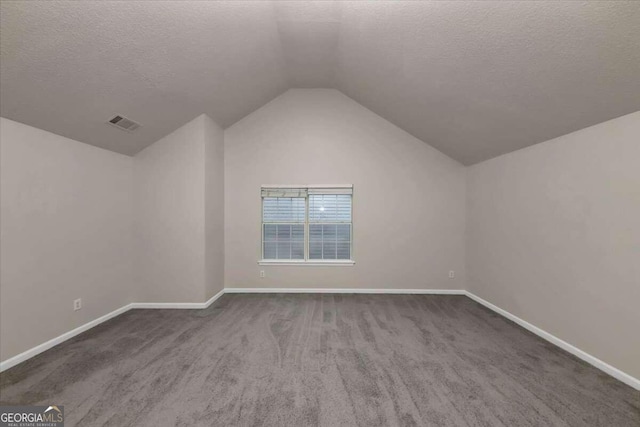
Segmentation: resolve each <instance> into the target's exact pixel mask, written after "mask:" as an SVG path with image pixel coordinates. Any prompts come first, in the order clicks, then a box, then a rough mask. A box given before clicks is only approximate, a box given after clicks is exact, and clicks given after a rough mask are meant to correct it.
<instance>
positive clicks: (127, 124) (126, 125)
mask: <svg viewBox="0 0 640 427" xmlns="http://www.w3.org/2000/svg"><path fill="white" fill-rule="evenodd" d="M108 123H109V124H111V125H113V126H115V127H117V128H118V129H122V130H126V131H127V132H133V131H134V130H136V129H138V128H139V127H140V124H138V123H136V122H134V121H133V120H129V119H127V118H126V117H122V116H115V117H114V118H113V119H111V120H109V122H108Z"/></svg>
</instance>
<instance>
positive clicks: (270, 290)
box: [224, 288, 466, 295]
mask: <svg viewBox="0 0 640 427" xmlns="http://www.w3.org/2000/svg"><path fill="white" fill-rule="evenodd" d="M224 292H225V293H227V294H431V295H466V291H463V290H462V289H371V288H369V289H357V288H225V289H224Z"/></svg>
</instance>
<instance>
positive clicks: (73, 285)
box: [0, 118, 133, 360]
mask: <svg viewBox="0 0 640 427" xmlns="http://www.w3.org/2000/svg"><path fill="white" fill-rule="evenodd" d="M0 159H1V164H0V183H1V188H0V192H1V194H2V197H1V198H0V232H1V234H2V238H1V239H0V241H1V243H0V245H1V247H0V265H1V266H2V268H1V269H0V282H1V286H0V359H1V360H6V359H8V358H10V357H13V356H15V355H16V354H19V353H21V352H23V351H25V350H28V349H30V348H32V347H34V346H36V345H39V344H42V343H43V342H46V341H48V340H50V339H52V338H55V337H57V336H59V335H61V334H63V333H65V332H68V331H70V330H72V329H74V328H76V327H78V326H81V325H83V324H85V323H87V322H89V321H91V320H94V319H96V318H98V317H100V316H102V315H105V314H107V313H109V312H111V311H113V310H115V309H118V308H120V307H122V306H124V305H126V304H128V303H129V302H131V300H132V297H133V281H132V253H131V248H132V242H131V228H132V218H133V211H132V190H131V180H132V166H133V159H132V158H131V157H127V156H123V155H121V154H116V153H113V152H111V151H106V150H102V149H100V148H96V147H92V146H90V145H87V144H83V143H81V142H77V141H73V140H71V139H68V138H64V137H61V136H58V135H54V134H52V133H49V132H45V131H43V130H40V129H36V128H33V127H31V126H26V125H23V124H21V123H17V122H13V121H11V120H7V119H4V118H0ZM76 298H82V303H83V307H82V309H81V310H79V311H73V300H74V299H76Z"/></svg>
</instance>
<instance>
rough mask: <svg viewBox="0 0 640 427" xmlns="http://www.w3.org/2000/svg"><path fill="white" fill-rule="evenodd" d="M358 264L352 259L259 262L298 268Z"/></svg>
mask: <svg viewBox="0 0 640 427" xmlns="http://www.w3.org/2000/svg"><path fill="white" fill-rule="evenodd" d="M355 263H356V262H355V261H353V260H350V259H345V260H326V261H322V260H311V261H304V260H299V261H297V260H289V259H282V260H280V259H261V260H260V261H258V264H259V265H296V266H305V267H319V266H320V267H325V266H326V267H329V266H333V267H351V266H353V265H354V264H355Z"/></svg>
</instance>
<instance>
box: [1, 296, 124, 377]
mask: <svg viewBox="0 0 640 427" xmlns="http://www.w3.org/2000/svg"><path fill="white" fill-rule="evenodd" d="M130 309H131V304H127V305H125V306H123V307H120V308H119V309H117V310H114V311H112V312H111V313H107V314H105V315H104V316H101V317H98V318H97V319H95V320H92V321H91V322H88V323H85V324H84V325H82V326H78V327H77V328H75V329H73V330H71V331H69V332H65V333H64V334H62V335H60V336H57V337H55V338H53V339H50V340H49V341H47V342H44V343H42V344H40V345H37V346H35V347H33V348H30V349H29V350H27V351H25V352H22V353H20V354H18V355H17V356H13V357H12V358H10V359H7V360H5V361H3V362H1V363H0V372H2V371H5V370H7V369H9V368H12V367H14V366H16V365H17V364H18V363H22V362H24V361H25V360H27V359H31V358H32V357H34V356H37V355H38V354H40V353H42V352H43V351H47V350H49V349H50V348H52V347H55V346H56V345H58V344H61V343H63V342H65V341H67V340H68V339H71V338H73V337H75V336H76V335H80V334H81V333H83V332H85V331H88V330H89V329H91V328H93V327H94V326H98V325H99V324H100V323H103V322H106V321H107V320H109V319H112V318H114V317H116V316H118V315H120V314H122V313H124V312H127V311H129V310H130Z"/></svg>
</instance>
